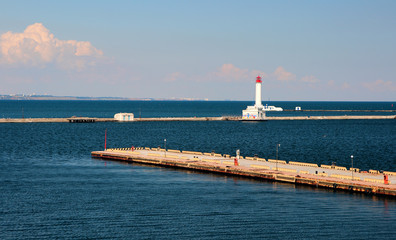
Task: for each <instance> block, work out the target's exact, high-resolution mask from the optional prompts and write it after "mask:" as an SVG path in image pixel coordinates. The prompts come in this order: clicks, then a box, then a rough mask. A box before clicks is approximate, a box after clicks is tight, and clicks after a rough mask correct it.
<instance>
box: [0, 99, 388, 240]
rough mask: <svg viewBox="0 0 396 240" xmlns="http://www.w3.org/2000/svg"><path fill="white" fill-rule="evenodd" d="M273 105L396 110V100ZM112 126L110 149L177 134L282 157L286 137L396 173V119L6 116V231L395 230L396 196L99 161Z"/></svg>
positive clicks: (31, 106)
mask: <svg viewBox="0 0 396 240" xmlns="http://www.w3.org/2000/svg"><path fill="white" fill-rule="evenodd" d="M249 104H250V102H119V101H111V102H107V101H86V102H85V101H0V114H1V115H3V116H0V117H6V118H19V117H21V114H23V115H24V117H26V118H28V117H70V116H73V115H75V116H87V117H112V116H113V115H114V114H115V113H117V112H133V113H134V114H135V116H136V117H138V116H139V112H140V113H141V116H142V117H169V116H171V117H173V116H174V117H178V116H186V117H191V116H197V117H199V116H222V115H239V114H240V113H241V110H242V109H243V108H245V107H246V105H249ZM282 104H286V105H287V104H288V105H287V106H290V107H286V105H282ZM303 104H307V105H306V106H305V107H304V105H303ZM309 104H311V105H310V106H308V105H309ZM270 105H275V106H281V107H283V108H294V107H293V106H302V107H303V108H308V107H311V108H312V109H313V108H314V106H320V108H319V107H318V108H316V109H337V108H338V109H359V108H360V109H392V108H391V103H349V102H348V103H309V102H302V103H295V102H287V103H276V102H273V103H271V104H270ZM346 105H347V106H346ZM22 108H23V111H22ZM271 114H274V115H275V116H282V115H280V114H294V113H293V112H288V113H271ZM276 114H278V115H276ZM305 114H306V113H305ZM309 114H313V113H309ZM326 114H327V115H334V113H326ZM340 114H347V113H344V112H343V113H340ZM357 114H360V113H357ZM369 114H370V115H372V114H373V113H369ZM380 114H384V113H380ZM319 115H323V114H320V113H319ZM360 115H361V114H360ZM105 129H107V133H108V138H107V140H108V142H107V144H108V147H109V148H110V147H131V146H132V145H134V146H150V147H156V146H162V147H163V140H164V139H165V138H166V139H167V148H171V149H182V150H183V149H185V150H192V151H205V152H208V151H212V150H214V151H216V152H218V153H230V154H233V153H234V152H235V150H236V149H240V150H241V154H242V155H244V156H253V155H254V154H257V155H258V156H260V157H264V158H275V155H276V144H277V143H280V144H281V147H280V148H279V158H280V159H284V160H288V161H304V162H312V163H318V164H322V163H323V164H331V163H332V162H336V163H337V165H340V166H346V167H350V155H354V167H357V168H361V169H366V170H368V169H377V170H389V171H396V147H395V145H396V122H395V120H331V121H327V120H323V121H268V122H248V123H246V122H227V121H224V122H134V123H116V122H106V123H94V124H67V123H29V124H18V123H3V124H1V125H0V194H1V198H0V239H25V238H28V239H54V238H60V239H76V238H77V239H82V238H83V239H84V238H91V239H147V238H149V239H153V238H160V239H162V238H167V239H202V238H210V239H248V238H253V239H318V238H319V239H368V238H370V239H392V238H394V236H395V234H396V200H395V199H392V198H378V197H373V196H367V195H363V194H349V193H340V192H337V193H334V192H332V191H329V190H324V189H313V188H309V187H300V186H295V185H291V184H282V183H272V182H266V181H254V180H247V179H243V178H238V177H229V176H222V175H215V174H203V173H199V172H192V171H184V170H175V169H169V168H160V167H153V166H144V165H136V164H129V165H128V164H122V163H119V162H109V161H103V160H96V159H92V158H91V156H90V153H91V151H93V150H102V149H103V144H104V131H105Z"/></svg>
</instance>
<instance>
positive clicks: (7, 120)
mask: <svg viewBox="0 0 396 240" xmlns="http://www.w3.org/2000/svg"><path fill="white" fill-rule="evenodd" d="M70 119H73V118H0V123H33V122H36V123H39V122H70ZM76 119H77V118H76ZM89 119H92V120H93V121H94V122H117V120H115V119H114V118H89ZM265 119H266V120H270V121H272V120H349V119H355V120H356V119H367V120H369V119H396V115H381V116H380V115H371V116H365V115H362V116H347V115H344V116H294V117H293V116H291V117H266V118H265ZM241 120H242V118H241V117H239V116H238V117H236V116H227V117H159V118H135V119H134V120H133V121H130V122H160V121H163V122H170V121H241Z"/></svg>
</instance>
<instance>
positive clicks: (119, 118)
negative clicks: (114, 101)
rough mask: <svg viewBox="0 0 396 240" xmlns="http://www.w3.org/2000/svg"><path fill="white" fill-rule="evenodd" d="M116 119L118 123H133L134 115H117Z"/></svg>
mask: <svg viewBox="0 0 396 240" xmlns="http://www.w3.org/2000/svg"><path fill="white" fill-rule="evenodd" d="M114 119H115V120H117V121H133V113H116V114H115V115H114Z"/></svg>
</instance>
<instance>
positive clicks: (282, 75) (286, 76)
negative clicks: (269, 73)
mask: <svg viewBox="0 0 396 240" xmlns="http://www.w3.org/2000/svg"><path fill="white" fill-rule="evenodd" d="M273 75H274V76H275V78H276V79H277V80H278V81H292V80H295V79H296V75H294V74H293V73H290V72H287V71H286V70H285V69H284V68H283V67H282V66H279V67H277V68H276V69H275V72H274V73H273Z"/></svg>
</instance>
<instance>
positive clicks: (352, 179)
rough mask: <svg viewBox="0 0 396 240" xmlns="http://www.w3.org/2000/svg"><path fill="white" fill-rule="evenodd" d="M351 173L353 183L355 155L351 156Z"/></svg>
mask: <svg viewBox="0 0 396 240" xmlns="http://www.w3.org/2000/svg"><path fill="white" fill-rule="evenodd" d="M351 168H352V169H351V170H352V171H351V172H352V181H353V172H354V171H355V169H354V168H353V155H351Z"/></svg>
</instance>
